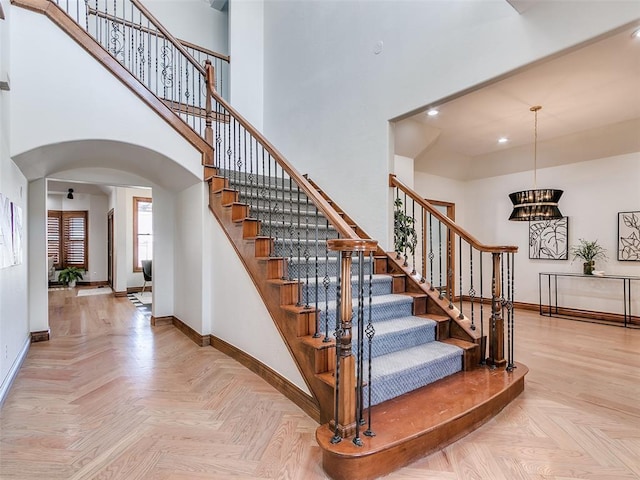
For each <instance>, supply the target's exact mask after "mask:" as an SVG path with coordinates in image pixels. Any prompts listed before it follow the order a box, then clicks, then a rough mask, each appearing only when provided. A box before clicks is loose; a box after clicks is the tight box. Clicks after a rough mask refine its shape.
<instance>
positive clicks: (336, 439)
mask: <svg viewBox="0 0 640 480" xmlns="http://www.w3.org/2000/svg"><path fill="white" fill-rule="evenodd" d="M336 253H337V260H338V271H337V272H336V273H337V277H336V292H337V297H336V328H335V333H334V336H335V339H336V341H335V350H336V370H335V377H334V378H335V392H336V393H335V405H334V413H335V418H334V421H335V430H334V432H333V438H331V443H333V444H335V443H339V442H341V441H342V436H341V435H340V430H339V419H340V411H339V405H340V404H339V399H340V346H341V345H342V333H343V331H342V314H341V308H342V300H341V282H342V274H341V270H342V268H341V267H340V260H341V252H336Z"/></svg>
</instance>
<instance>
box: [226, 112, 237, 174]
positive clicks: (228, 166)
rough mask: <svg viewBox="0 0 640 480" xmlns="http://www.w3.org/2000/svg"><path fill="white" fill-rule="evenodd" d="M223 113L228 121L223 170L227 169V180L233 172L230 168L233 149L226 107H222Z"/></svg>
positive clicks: (229, 117) (230, 121) (229, 118)
mask: <svg viewBox="0 0 640 480" xmlns="http://www.w3.org/2000/svg"><path fill="white" fill-rule="evenodd" d="M224 113H225V118H226V119H228V120H229V121H228V122H227V126H226V128H227V145H226V146H227V158H226V161H225V170H226V171H227V173H226V175H225V177H227V178H228V179H229V181H231V174H232V173H233V171H232V169H231V165H232V163H231V156H232V155H233V149H232V148H231V123H232V120H231V116H230V115H229V111H228V110H227V109H226V107H225V109H224ZM233 122H235V120H233Z"/></svg>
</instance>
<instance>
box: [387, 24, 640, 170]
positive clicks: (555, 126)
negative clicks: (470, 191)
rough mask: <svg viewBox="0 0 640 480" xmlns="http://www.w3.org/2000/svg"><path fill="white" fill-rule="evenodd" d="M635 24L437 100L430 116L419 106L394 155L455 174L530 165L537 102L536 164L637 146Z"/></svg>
mask: <svg viewBox="0 0 640 480" xmlns="http://www.w3.org/2000/svg"><path fill="white" fill-rule="evenodd" d="M638 27H640V23H638V25H635V26H634V27H630V28H626V29H624V31H620V32H618V33H616V34H614V35H611V36H608V37H607V38H604V39H602V40H599V41H597V42H593V43H590V44H589V45H586V46H584V47H582V48H579V49H573V50H572V51H571V52H569V53H566V54H564V55H560V56H556V57H555V58H553V59H551V60H548V61H545V62H543V63H539V64H536V65H533V66H530V67H528V68H524V69H521V70H520V71H519V72H517V73H515V74H513V75H511V76H509V77H507V78H504V79H502V80H499V81H497V82H495V83H492V84H490V85H488V86H484V87H482V88H480V89H478V90H475V91H473V92H471V93H468V94H466V95H463V96H460V97H458V98H455V99H453V100H451V101H448V102H446V103H444V104H439V105H435V106H436V107H437V108H438V110H439V111H440V113H439V115H437V116H435V117H429V116H427V115H426V113H425V111H423V112H420V113H417V114H415V115H413V116H411V117H409V118H407V119H404V120H402V121H400V122H398V124H397V125H396V132H397V133H396V154H398V155H404V156H408V157H410V158H415V160H416V161H415V168H416V170H419V171H425V172H428V173H433V174H436V175H441V176H446V177H450V178H456V179H460V180H470V179H473V178H482V177H489V176H495V175H501V174H505V173H514V172H517V171H526V170H531V169H532V168H533V146H532V143H533V139H534V135H533V132H534V114H533V113H532V112H531V111H530V110H529V108H530V107H531V106H532V105H541V106H542V110H540V111H539V112H538V167H544V166H551V165H557V164H562V163H571V162H576V161H584V160H590V159H593V158H602V157H603V156H605V157H606V156H613V155H618V154H622V153H629V152H633V151H640V38H637V37H635V38H634V37H632V35H631V34H632V32H633V31H634V30H635V29H637V28H638ZM425 110H426V109H425ZM500 137H506V138H508V139H509V141H508V142H507V143H506V144H499V143H498V142H497V140H498V138H500ZM556 149H561V150H556ZM595 155H597V156H595ZM589 157H591V158H589Z"/></svg>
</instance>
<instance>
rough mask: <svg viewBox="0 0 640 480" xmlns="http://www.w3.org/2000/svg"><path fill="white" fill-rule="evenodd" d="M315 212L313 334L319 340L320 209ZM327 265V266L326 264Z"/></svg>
mask: <svg viewBox="0 0 640 480" xmlns="http://www.w3.org/2000/svg"><path fill="white" fill-rule="evenodd" d="M314 211H315V222H314V223H315V228H314V229H313V230H314V239H315V245H316V256H315V279H316V280H315V283H314V289H315V291H314V293H315V305H314V307H315V312H316V322H315V323H316V331H315V333H314V334H313V338H319V337H320V310H319V308H318V307H319V300H318V292H319V288H318V287H319V285H318V283H319V282H320V275H319V263H320V257H319V255H318V247H319V244H320V242H319V240H318V222H319V220H320V219H319V218H318V207H316V206H315V205H314ZM325 265H326V264H325Z"/></svg>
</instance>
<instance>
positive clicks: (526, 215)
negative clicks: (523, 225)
mask: <svg viewBox="0 0 640 480" xmlns="http://www.w3.org/2000/svg"><path fill="white" fill-rule="evenodd" d="M562 193H563V191H562V190H554V189H550V188H545V189H538V190H523V191H521V192H514V193H511V194H509V198H510V199H511V203H513V212H511V216H510V217H509V220H514V221H523V222H524V221H529V220H552V219H557V218H562V213H561V212H560V209H559V208H558V201H559V200H560V197H561V196H562Z"/></svg>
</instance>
